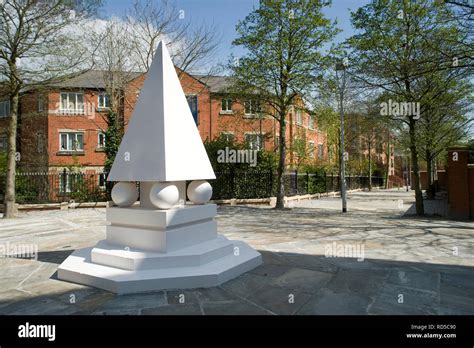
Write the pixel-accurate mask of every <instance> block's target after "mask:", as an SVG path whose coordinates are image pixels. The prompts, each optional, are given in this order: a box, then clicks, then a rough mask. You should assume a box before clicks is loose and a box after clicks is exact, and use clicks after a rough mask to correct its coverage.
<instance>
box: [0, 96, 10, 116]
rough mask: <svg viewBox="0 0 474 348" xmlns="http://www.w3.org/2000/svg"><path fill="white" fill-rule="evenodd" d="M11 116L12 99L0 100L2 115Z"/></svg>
mask: <svg viewBox="0 0 474 348" xmlns="http://www.w3.org/2000/svg"><path fill="white" fill-rule="evenodd" d="M8 116H10V101H9V100H4V101H0V117H8Z"/></svg>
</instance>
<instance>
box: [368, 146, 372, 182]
mask: <svg viewBox="0 0 474 348" xmlns="http://www.w3.org/2000/svg"><path fill="white" fill-rule="evenodd" d="M371 145H372V140H369V143H368V148H369V191H372V146H371Z"/></svg>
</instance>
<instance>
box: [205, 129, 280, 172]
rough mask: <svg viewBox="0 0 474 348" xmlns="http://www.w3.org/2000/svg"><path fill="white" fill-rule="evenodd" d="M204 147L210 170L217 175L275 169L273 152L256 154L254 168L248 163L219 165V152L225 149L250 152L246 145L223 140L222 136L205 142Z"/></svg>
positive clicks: (275, 157) (275, 162) (275, 158)
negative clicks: (209, 162)
mask: <svg viewBox="0 0 474 348" xmlns="http://www.w3.org/2000/svg"><path fill="white" fill-rule="evenodd" d="M204 146H205V148H206V151H207V155H208V157H209V160H210V161H211V165H212V168H213V169H214V171H215V172H217V173H226V172H227V173H228V172H230V171H240V172H243V171H245V172H251V171H273V170H275V169H276V165H277V156H276V155H275V153H273V152H269V151H264V150H262V151H258V152H257V161H256V166H250V165H249V163H225V162H223V163H220V162H219V161H218V157H219V153H220V151H225V149H226V148H228V149H229V150H236V151H238V150H250V148H249V147H248V145H244V144H238V143H236V142H234V141H232V140H227V139H225V137H223V136H220V137H219V138H217V139H215V140H212V141H209V140H206V141H205V142H204Z"/></svg>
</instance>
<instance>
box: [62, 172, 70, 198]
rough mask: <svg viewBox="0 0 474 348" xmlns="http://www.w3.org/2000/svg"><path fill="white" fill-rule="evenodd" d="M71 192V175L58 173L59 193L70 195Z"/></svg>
mask: <svg viewBox="0 0 474 348" xmlns="http://www.w3.org/2000/svg"><path fill="white" fill-rule="evenodd" d="M71 191H72V180H71V174H69V173H60V174H59V192H61V193H64V192H66V193H70V192H71Z"/></svg>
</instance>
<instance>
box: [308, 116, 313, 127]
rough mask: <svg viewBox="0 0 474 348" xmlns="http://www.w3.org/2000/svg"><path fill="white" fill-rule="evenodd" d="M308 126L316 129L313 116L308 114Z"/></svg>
mask: <svg viewBox="0 0 474 348" xmlns="http://www.w3.org/2000/svg"><path fill="white" fill-rule="evenodd" d="M308 128H309V129H314V122H313V116H312V115H308Z"/></svg>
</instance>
